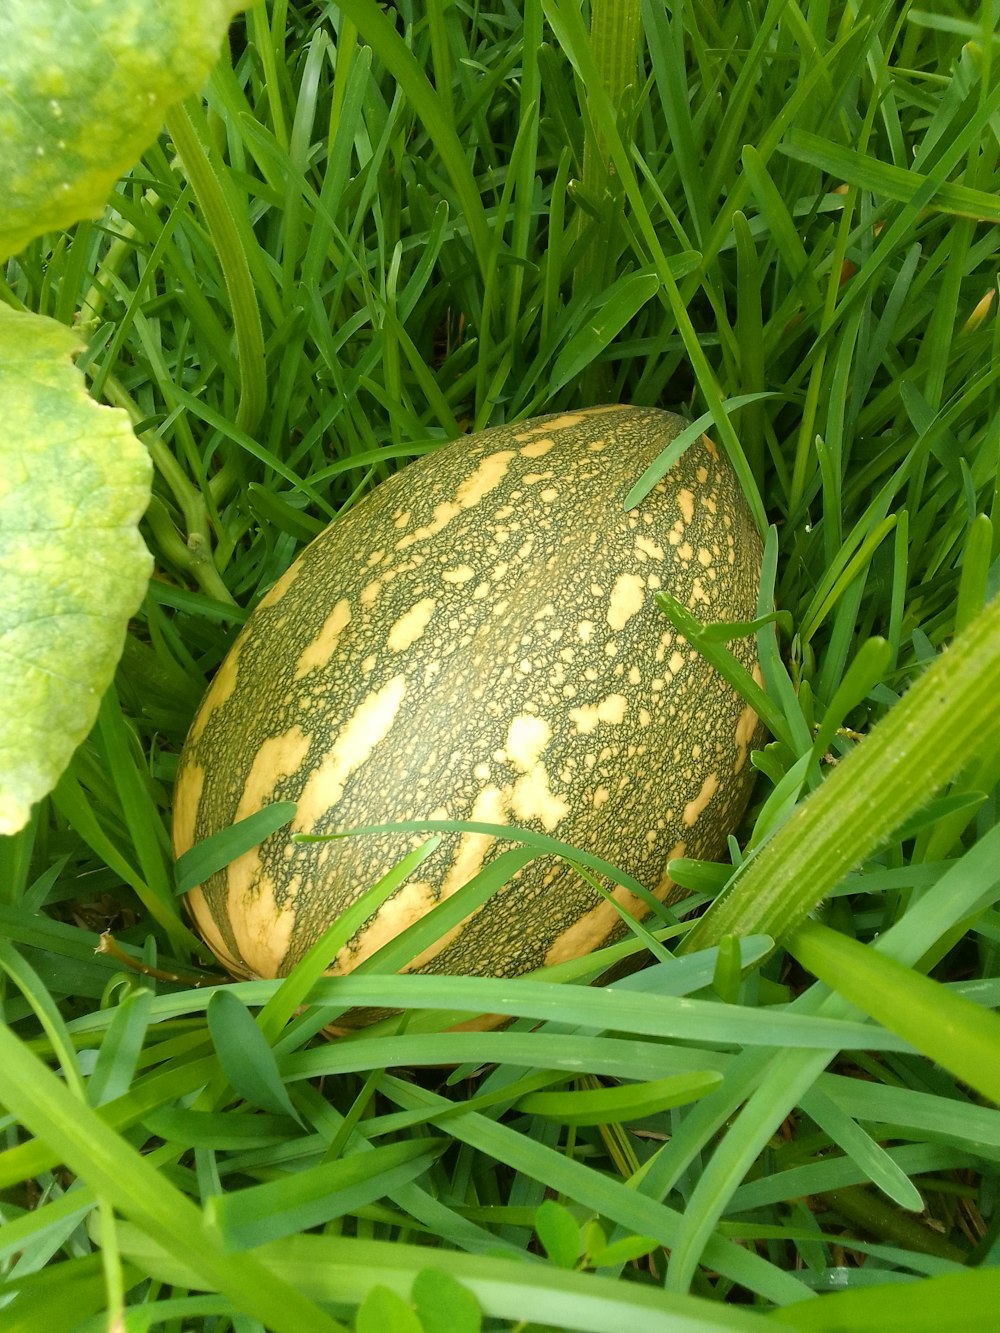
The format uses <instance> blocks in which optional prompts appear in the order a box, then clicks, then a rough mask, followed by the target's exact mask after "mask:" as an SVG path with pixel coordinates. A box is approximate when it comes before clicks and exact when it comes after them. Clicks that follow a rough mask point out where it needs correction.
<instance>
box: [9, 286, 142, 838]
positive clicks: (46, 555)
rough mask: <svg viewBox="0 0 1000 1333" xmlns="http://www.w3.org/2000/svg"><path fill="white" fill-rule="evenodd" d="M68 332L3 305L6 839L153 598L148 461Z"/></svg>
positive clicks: (58, 768)
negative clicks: (99, 397)
mask: <svg viewBox="0 0 1000 1333" xmlns="http://www.w3.org/2000/svg"><path fill="white" fill-rule="evenodd" d="M76 348H77V339H76V337H75V336H74V335H73V333H71V332H70V330H69V329H67V328H66V327H65V326H64V325H62V324H58V323H56V322H55V320H51V319H45V318H43V317H42V316H39V315H26V314H19V313H17V312H15V311H13V310H10V309H8V308H7V307H6V306H3V305H0V421H2V422H3V436H2V438H0V834H6V833H16V832H17V830H18V829H20V828H22V827H23V826H24V824H25V823H26V822H27V819H28V815H29V813H30V810H31V807H32V805H33V804H34V803H35V801H37V800H39V799H40V798H41V797H42V796H44V795H46V793H47V792H49V791H50V790H51V789H52V787H53V786H54V785H55V783H56V781H57V779H58V778H59V776H60V774H61V773H62V771H63V769H64V768H65V767H66V765H67V763H68V762H69V760H70V757H71V756H72V754H73V751H74V750H75V749H76V747H77V746H78V745H79V743H80V742H81V741H82V740H83V738H84V737H85V736H86V734H87V732H88V731H89V730H90V728H91V726H92V725H93V722H94V719H95V718H96V716H97V709H98V705H99V704H100V701H101V695H102V694H103V693H104V691H105V690H106V689H107V687H108V685H109V684H110V682H111V678H112V675H113V674H114V669H115V665H116V664H117V661H118V658H119V657H120V655H121V650H122V644H123V642H124V638H125V627H126V622H127V620H128V617H129V616H130V615H132V614H133V612H134V611H135V610H136V609H137V607H138V606H139V603H140V602H141V601H142V597H143V593H144V591H145V588H146V583H147V581H148V579H149V573H150V568H151V564H152V562H151V559H150V556H149V554H148V552H147V551H146V548H145V546H144V545H143V542H142V538H141V537H140V536H139V532H138V530H137V527H136V525H137V523H138V521H139V518H140V517H141V515H142V513H143V511H144V509H145V507H146V503H147V501H148V499H149V487H150V476H151V466H150V461H149V456H148V454H147V452H146V450H145V449H144V448H143V447H142V445H141V444H140V443H139V441H138V440H137V439H136V438H135V435H134V434H133V433H132V429H131V427H130V425H129V421H128V417H127V416H126V414H125V413H124V412H120V411H118V410H117V409H114V408H110V407H101V406H99V405H98V404H97V403H95V402H94V401H93V399H92V398H89V397H88V396H87V393H86V389H85V387H84V382H83V376H82V375H81V374H80V372H79V371H78V370H77V369H76V368H75V367H74V366H73V365H72V363H71V356H72V354H73V352H74V351H75V350H76Z"/></svg>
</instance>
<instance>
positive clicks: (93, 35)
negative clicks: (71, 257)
mask: <svg viewBox="0 0 1000 1333" xmlns="http://www.w3.org/2000/svg"><path fill="white" fill-rule="evenodd" d="M243 7H244V5H243V0H4V2H3V4H2V5H0V180H2V181H3V215H2V220H0V259H3V258H5V257H6V256H7V255H11V254H16V253H17V251H18V250H21V249H22V248H23V247H24V246H25V245H27V243H28V241H30V240H31V239H32V237H34V236H39V235H41V234H42V233H43V232H46V231H51V230H53V229H54V228H58V227H66V226H69V224H70V223H72V222H75V221H77V220H78V219H79V218H81V217H92V216H96V215H97V214H99V213H100V211H101V209H102V208H103V207H104V204H105V201H106V200H107V197H108V194H109V193H110V190H111V187H112V185H113V184H114V181H115V180H116V178H117V177H118V176H120V175H121V174H122V173H123V172H124V171H126V170H127V169H128V168H129V167H130V166H131V165H132V163H133V162H134V161H135V160H136V158H137V157H138V156H139V155H140V153H141V152H142V151H143V149H144V148H145V147H146V146H147V144H148V143H149V142H150V140H151V139H152V138H153V136H154V135H155V134H156V132H157V130H158V129H159V128H160V126H161V125H162V123H163V120H164V117H165V115H166V112H167V110H168V109H169V107H170V106H171V105H173V103H175V102H177V101H178V100H179V99H180V98H182V97H184V96H186V95H187V94H188V93H191V92H195V91H196V90H197V89H198V88H200V87H201V85H202V84H203V83H204V82H205V79H206V78H207V77H208V74H209V72H210V70H211V68H212V66H213V64H214V63H215V61H216V59H217V58H218V55H219V46H220V43H221V40H222V36H223V33H224V31H225V28H226V25H227V23H228V22H229V20H230V19H231V18H232V16H233V15H234V14H235V13H236V12H237V10H240V9H242V8H243Z"/></svg>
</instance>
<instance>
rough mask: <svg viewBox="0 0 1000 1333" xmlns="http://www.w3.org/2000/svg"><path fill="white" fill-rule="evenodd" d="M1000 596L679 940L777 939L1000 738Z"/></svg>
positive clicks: (686, 944) (698, 943) (689, 945)
mask: <svg viewBox="0 0 1000 1333" xmlns="http://www.w3.org/2000/svg"><path fill="white" fill-rule="evenodd" d="M998 695H1000V597H994V598H993V600H992V601H991V602H989V603H988V604H987V605H986V607H985V608H984V610H983V611H982V612H980V614H979V615H978V616H977V617H976V618H975V619H974V620H973V621H971V622H970V623H969V624H968V625H967V626H966V627H965V629H964V630H962V632H961V633H960V634H958V635H956V637H955V639H954V641H953V642H952V644H951V646H950V647H949V648H948V649H946V650H945V651H944V652H942V653H941V654H940V656H939V657H938V658H937V659H936V660H935V661H934V662H933V663H932V664H931V665H930V666H929V667H928V668H927V670H926V671H925V672H924V674H923V675H922V676H921V677H920V678H919V679H918V680H917V681H916V682H915V684H914V685H913V686H912V687H911V688H910V690H909V691H908V692H907V693H906V694H905V695H904V696H903V698H902V699H901V700H900V701H899V703H898V704H896V705H895V707H893V708H892V709H891V711H890V712H889V713H887V714H886V716H885V717H884V718H882V720H881V721H880V722H878V723H877V724H876V725H875V726H874V727H873V728H872V730H871V732H870V733H869V735H868V736H867V737H866V738H865V739H864V740H863V741H861V742H860V744H859V745H858V746H857V747H856V748H855V749H854V750H852V751H851V752H850V754H848V755H847V756H846V757H845V758H844V759H842V760H841V762H840V763H839V764H838V765H837V767H836V768H835V769H834V770H833V771H832V772H831V773H830V775H829V777H828V778H827V779H826V780H825V782H824V783H823V784H822V786H821V787H819V788H818V789H817V790H816V791H815V792H814V793H813V794H812V795H811V796H810V797H809V798H808V799H807V800H805V801H804V802H803V803H802V805H801V806H799V808H798V809H797V810H796V811H795V813H794V814H793V815H792V816H791V818H790V819H789V820H788V822H787V823H786V824H784V825H783V826H782V827H781V828H780V829H779V830H778V831H777V832H776V833H775V834H774V836H773V837H772V838H771V839H770V840H769V841H767V842H765V843H764V844H763V845H762V846H761V848H760V850H759V852H758V853H757V854H756V855H755V856H753V857H752V858H750V859H749V860H748V861H747V862H746V865H745V869H741V870H739V871H737V873H736V874H735V875H734V877H733V878H732V879H731V880H730V882H729V884H728V885H727V886H726V888H725V889H724V890H723V892H722V893H721V894H720V895H719V897H718V898H717V899H716V900H715V902H714V903H713V904H712V906H711V907H710V908H709V910H708V911H707V912H706V913H705V915H704V916H703V917H702V918H701V920H700V921H699V922H698V923H697V924H696V925H695V927H694V929H693V930H692V931H691V932H690V933H689V934H688V935H687V936H686V937H685V939H684V940H683V941H682V943H681V945H680V948H679V952H682V953H691V952H694V951H695V950H697V949H707V948H710V947H711V946H712V945H714V944H718V943H719V941H720V940H721V939H722V938H723V937H724V936H726V935H753V934H766V935H770V936H772V937H773V938H775V939H778V938H781V937H782V936H784V935H787V934H788V933H789V932H790V931H793V930H794V929H795V928H796V927H797V926H799V925H800V924H801V923H802V922H803V921H804V920H805V919H806V917H807V916H808V915H809V913H810V912H811V911H813V909H814V908H815V907H816V906H817V905H818V904H819V903H820V902H821V901H822V899H823V898H824V897H825V896H826V895H827V894H828V893H830V892H831V890H832V889H834V888H835V887H836V885H837V884H839V883H840V881H841V880H842V879H843V878H844V876H845V875H847V874H848V872H849V871H851V870H852V869H854V867H855V866H857V865H859V864H860V863H861V862H862V861H863V860H864V859H865V858H866V857H867V856H870V855H871V853H872V852H874V851H875V850H876V849H877V848H878V847H879V846H880V844H881V843H883V842H884V841H885V840H886V839H888V838H889V837H891V835H892V834H893V832H894V831H895V830H896V829H897V828H898V827H899V826H900V824H901V823H902V822H903V820H904V819H906V818H907V817H908V816H909V815H911V814H913V813H914V812H915V811H917V810H919V809H921V808H922V807H923V806H924V805H926V804H927V802H928V801H929V800H930V799H931V797H932V796H933V795H934V794H935V793H936V792H937V791H939V790H940V789H941V788H942V787H944V786H945V784H946V783H948V782H950V781H951V780H952V779H954V778H955V777H957V776H958V774H959V773H960V772H961V771H962V770H963V769H964V768H966V767H967V766H968V765H969V763H970V762H971V761H972V760H974V759H975V758H976V756H977V755H978V754H981V753H983V752H984V751H985V750H986V749H987V748H988V747H993V748H995V747H996V746H997V745H998V743H1000V714H998V712H997V707H996V700H997V697H998Z"/></svg>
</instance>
